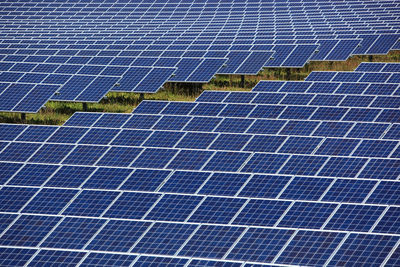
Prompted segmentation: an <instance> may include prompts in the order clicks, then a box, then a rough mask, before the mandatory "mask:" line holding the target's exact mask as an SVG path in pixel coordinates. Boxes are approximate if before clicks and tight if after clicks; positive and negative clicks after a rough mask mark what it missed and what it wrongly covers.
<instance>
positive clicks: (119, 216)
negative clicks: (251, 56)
mask: <svg viewBox="0 0 400 267" xmlns="http://www.w3.org/2000/svg"><path fill="white" fill-rule="evenodd" d="M355 73H356V72H355ZM357 73H358V72H357ZM385 73H386V72H385ZM363 75H364V74H363ZM399 85H400V84H398V83H397V84H396V83H378V82H376V83H368V82H343V81H340V82H331V81H323V82H318V81H312V82H310V81H299V82H290V81H288V82H283V81H261V82H260V83H259V84H258V85H257V86H256V87H255V88H254V90H253V91H252V92H237V91H236V92H229V91H205V92H203V94H202V95H201V96H200V97H199V98H198V99H197V100H196V101H195V102H169V101H143V102H142V103H141V104H140V105H139V106H138V107H137V108H136V109H135V110H134V111H133V113H132V114H117V113H84V112H79V113H75V114H74V115H73V116H72V117H71V118H70V119H69V120H68V121H67V122H66V123H65V124H64V125H63V126H40V125H15V124H0V137H1V140H0V181H1V189H0V217H1V222H2V224H1V226H0V227H1V228H0V255H1V257H0V258H1V260H0V261H1V265H4V266H6V265H11V266H19V265H27V266H30V265H46V264H56V265H57V264H62V263H69V264H71V265H74V266H75V265H81V266H104V265H106V264H108V265H119V266H121V265H124V266H160V265H171V266H271V265H272V266H275V265H278V266H281V265H284V266H286V265H289V266H292V265H293V266H299V265H300V266H338V265H339V266H343V265H347V266H365V265H368V266H381V265H382V266H383V265H385V266H397V265H399V262H398V259H399V253H400V247H399V244H400V223H399V218H400V182H399V178H400V134H399V132H400V116H399V115H400V111H399V107H400V91H399V88H398V87H399ZM383 88H386V89H383ZM32 225H35V226H37V227H32Z"/></svg>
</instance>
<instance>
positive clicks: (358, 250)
mask: <svg viewBox="0 0 400 267" xmlns="http://www.w3.org/2000/svg"><path fill="white" fill-rule="evenodd" d="M398 239H399V238H398V237H397V236H384V235H366V234H350V236H349V237H348V238H347V239H346V240H345V242H344V243H343V245H342V246H341V247H340V249H339V250H338V251H337V252H336V254H335V256H334V257H333V258H332V260H331V261H330V264H332V265H336V264H342V263H348V264H352V265H363V264H375V265H379V264H381V263H383V261H384V260H385V258H386V257H387V256H388V254H389V253H390V249H388V248H392V247H393V245H394V244H395V243H396V242H397V241H398ZM382 248H383V249H382Z"/></svg>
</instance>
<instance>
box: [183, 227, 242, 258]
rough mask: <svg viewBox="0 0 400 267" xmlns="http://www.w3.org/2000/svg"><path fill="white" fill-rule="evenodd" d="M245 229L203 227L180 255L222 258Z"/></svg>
mask: <svg viewBox="0 0 400 267" xmlns="http://www.w3.org/2000/svg"><path fill="white" fill-rule="evenodd" d="M243 230H244V228H240V227H228V226H216V225H202V226H200V228H199V229H198V230H197V231H196V233H195V234H194V235H193V236H192V237H191V239H190V240H189V242H187V243H186V244H185V246H184V247H183V248H182V249H181V250H180V251H179V253H178V255H182V256H190V257H206V258H221V257H222V256H223V255H224V254H225V253H226V252H227V251H228V250H229V248H230V247H231V246H232V245H233V244H234V242H235V241H236V240H237V238H238V237H239V236H240V234H241V233H242V231H243Z"/></svg>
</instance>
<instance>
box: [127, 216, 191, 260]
mask: <svg viewBox="0 0 400 267" xmlns="http://www.w3.org/2000/svg"><path fill="white" fill-rule="evenodd" d="M196 228H197V226H196V225H185V224H176V223H174V224H165V223H156V224H154V225H153V226H152V227H151V228H150V230H149V231H147V232H146V234H145V235H144V236H143V237H142V238H141V239H140V241H139V243H137V244H136V245H135V247H134V248H133V250H132V252H135V253H148V254H154V252H156V253H160V252H161V253H162V254H164V255H174V254H175V253H176V252H177V251H178V249H179V248H180V247H181V246H182V245H183V244H184V243H185V241H186V240H187V239H188V238H189V237H190V235H191V234H192V233H193V231H194V230H195V229H196Z"/></svg>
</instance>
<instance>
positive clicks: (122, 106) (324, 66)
mask: <svg viewBox="0 0 400 267" xmlns="http://www.w3.org/2000/svg"><path fill="white" fill-rule="evenodd" d="M361 62H400V51H392V52H390V53H389V54H387V55H382V56H380V55H379V56H373V57H371V56H354V57H351V58H350V59H348V60H347V61H344V62H343V61H338V62H311V63H309V64H307V65H306V66H305V67H304V68H299V69H290V71H288V69H280V68H268V69H265V70H263V71H262V72H261V73H260V74H259V75H254V76H246V83H245V88H241V87H240V86H239V85H240V76H238V75H217V77H216V78H215V79H213V80H212V81H211V82H210V83H208V84H204V85H203V90H224V91H250V90H251V88H253V87H254V86H255V85H256V84H257V83H258V82H259V81H260V80H303V79H304V78H305V77H307V75H308V74H309V73H310V72H312V71H328V70H330V71H352V70H354V69H355V68H356V67H357V66H358V65H359V64H360V63H361ZM165 88H166V89H163V90H160V91H159V92H157V93H155V94H145V99H146V100H169V101H194V100H195V99H196V97H198V96H199V95H200V93H201V90H198V88H193V87H192V84H181V85H179V86H176V85H174V84H166V85H165ZM138 103H139V94H134V93H116V92H111V93H109V94H107V97H106V98H105V99H103V100H102V101H100V103H88V105H87V107H88V109H87V111H89V112H116V113H130V112H132V110H133V109H134V108H135V107H136V106H137V105H138ZM82 110H83V105H82V103H71V102H54V101H50V102H48V103H47V104H46V107H45V108H43V109H42V110H41V111H40V112H39V113H37V114H27V115H26V121H25V122H23V121H21V116H20V114H19V113H7V112H0V122H2V123H29V124H50V125H61V124H63V123H64V122H65V121H66V120H67V119H68V118H69V117H70V116H71V115H72V114H74V113H75V112H76V111H82Z"/></svg>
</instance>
